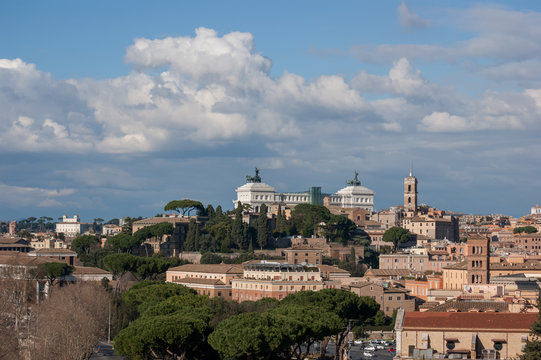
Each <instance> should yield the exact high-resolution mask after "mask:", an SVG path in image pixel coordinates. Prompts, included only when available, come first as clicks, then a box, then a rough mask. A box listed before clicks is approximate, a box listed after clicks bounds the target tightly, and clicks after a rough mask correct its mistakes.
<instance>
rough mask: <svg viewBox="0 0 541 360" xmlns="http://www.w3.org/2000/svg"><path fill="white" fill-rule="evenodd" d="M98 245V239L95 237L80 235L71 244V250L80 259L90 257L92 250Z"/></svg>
mask: <svg viewBox="0 0 541 360" xmlns="http://www.w3.org/2000/svg"><path fill="white" fill-rule="evenodd" d="M97 244H98V238H97V237H95V236H94V235H80V236H78V237H76V238H75V239H74V240H73V241H72V242H71V250H73V251H75V252H76V253H77V256H78V257H81V255H83V254H85V255H88V253H89V252H90V249H92V248H93V247H95V246H96V245H97Z"/></svg>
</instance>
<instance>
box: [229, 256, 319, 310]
mask: <svg viewBox="0 0 541 360" xmlns="http://www.w3.org/2000/svg"><path fill="white" fill-rule="evenodd" d="M231 286H232V290H233V294H232V298H233V300H235V301H238V302H242V301H247V300H249V301H257V300H260V299H262V298H274V299H277V300H281V299H283V298H285V297H286V296H287V295H289V294H291V293H296V292H298V291H307V290H310V291H319V290H321V289H323V288H325V284H324V282H323V278H322V276H321V271H320V269H319V268H318V267H317V266H313V265H312V266H310V265H306V266H305V265H298V264H297V265H296V264H282V263H278V262H270V261H261V262H259V263H248V264H245V265H244V274H243V277H242V278H236V279H233V280H232V283H231Z"/></svg>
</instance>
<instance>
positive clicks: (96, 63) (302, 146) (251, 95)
mask: <svg viewBox="0 0 541 360" xmlns="http://www.w3.org/2000/svg"><path fill="white" fill-rule="evenodd" d="M28 5H30V6H28ZM0 30H1V31H2V33H5V34H9V36H6V37H4V38H3V39H2V40H0V45H1V46H0V84H2V86H1V87H0V106H1V107H2V109H5V111H3V112H2V113H1V114H0V124H1V125H2V127H3V129H4V131H3V132H2V133H1V134H0V152H1V154H2V157H1V159H0V199H1V200H2V203H3V205H4V206H3V207H2V208H1V209H0V220H14V219H21V218H26V217H29V216H36V217H39V216H42V215H47V216H52V217H55V218H56V217H59V216H62V215H63V214H67V215H69V216H71V215H73V214H79V215H80V216H81V218H82V219H84V220H85V219H86V220H87V221H90V220H92V219H93V218H95V217H102V218H114V217H121V216H144V217H145V216H152V215H154V214H155V213H157V212H163V206H164V205H165V204H166V203H167V202H168V201H170V200H173V199H182V198H192V199H196V200H199V201H201V202H203V203H205V204H209V203H211V204H213V205H215V206H216V205H221V206H222V207H224V208H225V209H230V208H232V202H231V200H232V199H234V198H235V189H236V188H237V187H238V186H240V185H242V184H243V183H244V177H245V175H249V174H251V173H252V169H253V167H255V166H257V167H260V168H261V169H262V175H261V176H262V178H263V182H265V183H267V184H269V185H272V186H273V187H275V188H276V189H277V191H281V192H291V191H305V190H307V189H308V188H309V187H310V186H321V187H322V189H323V190H324V191H325V192H329V193H332V192H334V191H336V190H338V189H340V188H342V187H344V185H345V180H346V179H350V178H352V174H353V172H354V171H359V173H360V174H359V180H360V181H361V183H362V185H363V186H367V187H368V188H370V189H372V190H373V191H374V192H375V198H374V204H375V208H376V209H377V210H381V209H385V208H388V207H389V206H393V205H397V204H401V202H402V186H403V184H402V181H403V179H404V177H406V176H407V175H408V172H409V168H410V162H411V161H413V163H414V164H415V169H414V174H415V175H416V177H417V178H418V179H419V203H426V204H428V205H431V206H434V207H436V208H439V209H444V210H451V211H456V212H463V213H472V214H490V213H503V214H506V215H511V216H515V217H519V216H521V215H525V214H528V213H529V210H530V208H531V207H532V206H534V205H536V204H539V203H541V198H540V197H539V196H540V195H539V194H541V181H539V179H540V178H541V166H539V165H540V160H539V154H540V153H541V144H540V143H539V135H540V134H541V121H540V119H541V72H540V71H539V69H541V61H540V60H539V59H540V58H541V46H540V45H539V44H538V40H537V39H538V35H539V34H541V4H538V3H532V2H529V1H517V2H511V1H493V2H484V3H480V4H472V3H470V2H467V1H443V2H438V3H432V2H426V1H406V2H403V1H390V2H385V3H357V2H353V1H346V2H343V3H340V4H332V6H331V4H328V3H325V2H315V3H314V2H310V3H308V2H297V3H294V4H289V3H286V2H277V3H274V4H273V5H272V6H271V5H269V4H252V3H250V2H243V1H240V2H237V3H235V5H234V6H231V5H230V4H222V3H216V4H212V6H208V4H196V3H177V2H173V1H165V2H163V3H162V4H161V6H160V7H156V6H155V5H154V4H150V3H149V4H143V3H135V4H132V3H131V2H127V1H118V2H115V3H114V4H110V3H108V2H95V3H92V4H90V3H89V4H77V5H74V4H73V3H70V2H67V1H66V2H55V3H54V4H49V3H47V4H45V3H40V2H37V1H26V2H7V3H4V4H2V5H0Z"/></svg>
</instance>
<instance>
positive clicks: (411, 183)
mask: <svg viewBox="0 0 541 360" xmlns="http://www.w3.org/2000/svg"><path fill="white" fill-rule="evenodd" d="M404 209H405V210H411V211H415V210H417V178H416V177H415V176H413V170H410V176H408V177H407V178H405V179H404Z"/></svg>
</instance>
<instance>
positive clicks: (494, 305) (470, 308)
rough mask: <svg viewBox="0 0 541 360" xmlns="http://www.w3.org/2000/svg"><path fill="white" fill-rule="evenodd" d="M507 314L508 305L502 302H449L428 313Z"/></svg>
mask: <svg viewBox="0 0 541 360" xmlns="http://www.w3.org/2000/svg"><path fill="white" fill-rule="evenodd" d="M450 310H451V311H455V312H474V311H477V312H487V311H492V312H508V311H509V305H508V304H507V303H505V302H503V301H488V300H487V301H459V300H456V299H455V300H451V301H448V302H446V303H443V304H441V305H438V306H435V307H433V308H431V309H430V310H428V311H432V312H446V311H450Z"/></svg>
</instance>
